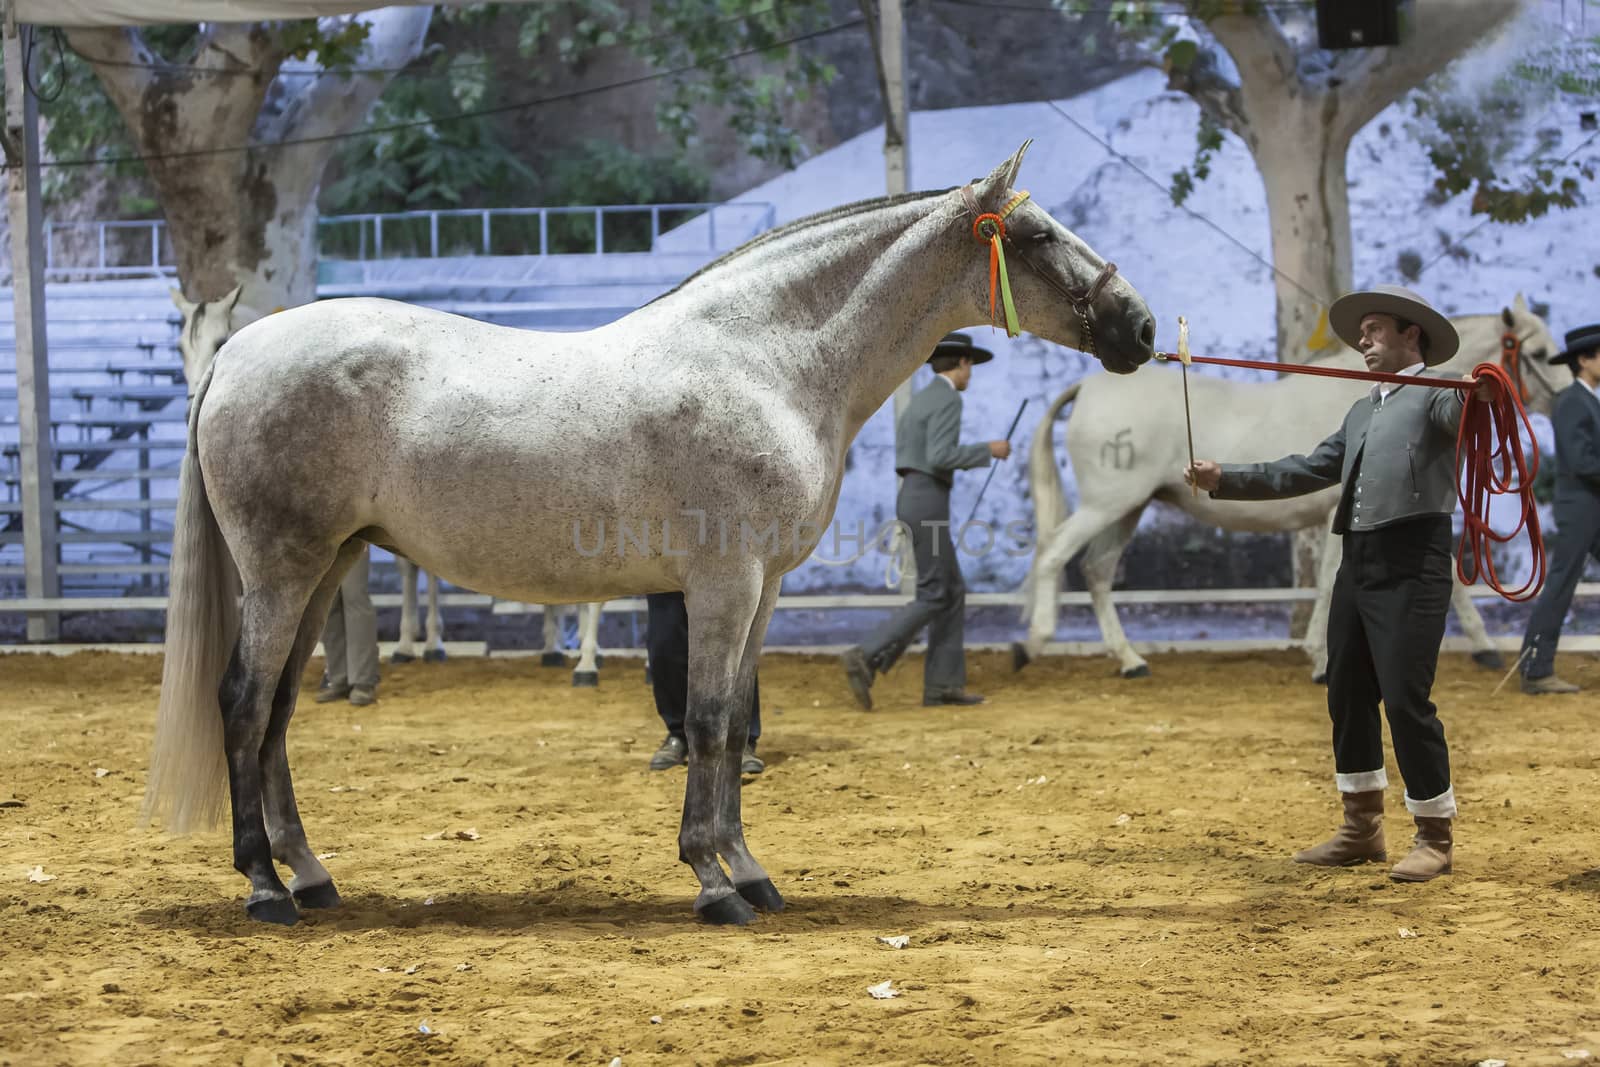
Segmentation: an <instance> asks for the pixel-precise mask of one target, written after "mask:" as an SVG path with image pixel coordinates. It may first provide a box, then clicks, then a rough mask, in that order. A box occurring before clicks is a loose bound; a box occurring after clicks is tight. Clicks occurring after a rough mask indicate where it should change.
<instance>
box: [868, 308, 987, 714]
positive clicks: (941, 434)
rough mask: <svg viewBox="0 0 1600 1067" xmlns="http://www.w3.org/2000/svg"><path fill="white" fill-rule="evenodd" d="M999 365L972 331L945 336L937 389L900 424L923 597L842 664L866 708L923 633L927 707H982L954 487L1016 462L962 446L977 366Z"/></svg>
mask: <svg viewBox="0 0 1600 1067" xmlns="http://www.w3.org/2000/svg"><path fill="white" fill-rule="evenodd" d="M993 358H994V354H993V353H991V352H989V351H987V350H986V349H982V348H979V347H978V346H976V345H974V344H973V343H972V338H970V337H968V336H967V335H966V334H962V333H950V334H946V335H945V336H944V339H943V340H941V341H940V342H939V343H938V345H937V346H935V347H934V350H933V354H932V355H931V356H929V357H928V365H929V366H930V367H931V368H932V369H933V381H932V383H930V384H929V385H928V386H927V388H925V389H923V390H921V391H920V392H918V393H917V394H916V395H915V396H913V397H912V398H911V403H909V404H907V405H906V409H905V411H904V412H903V413H902V414H901V415H900V421H899V422H898V423H897V424H896V427H895V451H894V463H895V471H896V473H898V474H900V475H901V477H902V479H903V481H902V482H901V484H900V496H899V498H898V499H897V500H896V502H895V515H896V516H897V517H898V518H899V520H900V521H901V522H902V523H904V524H905V525H906V526H907V527H908V528H909V530H910V533H911V549H912V553H913V555H914V556H915V557H916V561H917V598H916V599H915V600H913V601H912V602H911V603H909V604H907V605H906V606H905V607H903V608H901V609H900V610H899V611H897V612H895V614H894V616H893V617H892V618H890V619H889V620H888V621H887V622H885V623H884V624H883V625H882V626H880V627H878V629H877V630H876V631H875V632H874V633H873V634H872V636H871V637H869V638H868V639H867V640H866V641H864V642H862V643H861V644H860V645H857V646H856V647H854V648H852V649H850V650H849V651H847V652H846V653H845V654H844V655H843V657H841V659H842V665H843V667H844V672H845V680H846V681H847V682H848V683H849V685H850V690H851V692H852V693H854V694H855V698H856V701H857V702H858V703H859V704H860V705H861V707H862V708H864V709H866V710H868V711H870V710H872V680H873V675H875V674H883V673H886V672H887V671H888V670H889V668H890V667H892V666H894V664H895V662H896V661H897V660H898V659H899V658H900V657H901V656H902V655H903V654H904V653H905V650H906V647H907V646H908V645H910V644H911V642H912V640H913V639H914V638H915V637H916V636H917V634H919V633H921V632H922V628H923V627H924V626H926V627H927V628H928V654H927V659H926V660H925V662H924V663H923V670H922V703H923V704H924V705H925V706H929V707H935V706H939V705H945V704H958V705H966V704H981V703H983V697H981V696H979V695H978V694H976V693H969V692H968V691H967V687H966V686H967V659H966V655H967V654H966V648H965V629H966V612H967V587H966V583H965V582H963V581H962V578H961V565H960V562H959V561H958V560H957V559H956V550H955V543H954V541H953V540H952V538H951V536H950V487H951V484H952V483H953V481H954V478H955V472H956V471H958V470H970V469H972V468H973V467H987V466H988V465H989V462H990V460H992V459H1005V458H1006V457H1007V456H1009V455H1011V445H1010V444H1009V443H1008V442H1005V441H986V442H984V443H982V444H972V445H964V444H962V443H961V394H962V393H963V392H965V391H966V388H967V386H968V385H969V384H970V383H971V381H972V368H973V367H974V366H976V365H978V364H980V363H987V362H989V361H990V360H991V359H993Z"/></svg>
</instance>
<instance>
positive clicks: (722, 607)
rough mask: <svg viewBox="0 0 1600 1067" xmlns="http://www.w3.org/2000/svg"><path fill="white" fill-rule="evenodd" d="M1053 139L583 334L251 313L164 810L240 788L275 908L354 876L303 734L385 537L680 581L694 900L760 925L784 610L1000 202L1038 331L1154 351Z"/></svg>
mask: <svg viewBox="0 0 1600 1067" xmlns="http://www.w3.org/2000/svg"><path fill="white" fill-rule="evenodd" d="M1026 147H1027V146H1026V144H1025V145H1023V149H1026ZM1023 149H1019V150H1018V152H1017V153H1016V154H1015V155H1014V156H1012V157H1011V158H1010V159H1009V160H1006V161H1005V162H1004V163H1002V164H1000V166H998V167H997V168H995V170H994V171H993V172H992V173H991V174H990V175H989V176H988V177H986V178H984V179H981V180H979V181H976V182H974V183H972V184H970V185H966V186H960V187H958V188H955V189H951V190H947V191H944V192H924V193H912V194H906V195H902V196H895V197H887V198H880V199H877V200H869V201H864V202H861V203H858V204H852V205H849V206H846V207H841V208H836V209H834V210H832V211H827V212H823V213H821V214H818V215H813V216H810V217H808V218H805V219H801V220H799V221H797V222H794V223H790V224H788V225H785V226H782V227H779V228H777V229H775V230H771V231H769V232H767V233H765V234H763V235H761V236H760V237H757V238H755V239H754V240H752V241H749V242H747V243H746V244H744V245H743V246H741V247H740V248H739V249H737V250H735V251H734V252H732V253H730V254H728V255H726V256H724V257H722V258H721V259H719V260H716V261H715V262H713V263H712V264H710V265H709V266H707V267H706V268H704V269H702V270H701V271H699V272H697V273H696V274H694V275H692V276H690V278H689V279H688V280H687V281H685V282H684V283H683V284H682V285H680V286H678V287H677V288H675V289H673V290H672V291H671V292H669V293H666V294H664V295H663V296H661V297H659V298H657V299H656V300H654V301H652V302H651V303H649V304H647V305H645V306H644V307H642V308H640V309H638V310H637V311H634V312H632V313H631V314H629V315H626V316H624V317H622V318H621V319H618V320H616V321H614V322H612V323H610V324H608V325H605V326H601V327H599V328H597V329H593V330H588V331H585V332H581V333H537V332H532V331H528V330H517V329H510V328H507V327H502V326H494V325H490V324H487V323H483V322H478V321H476V320H473V319H467V318H463V317H460V316H456V315H448V314H445V313H443V312H438V311H433V310H429V309H425V308H420V307H414V306H411V305H407V304H402V303H397V302H394V301H388V300H373V299H346V300H327V301H321V302H318V303H314V304H308V305H305V306H303V307H297V308H292V309H290V310H288V311H284V312H280V313H278V314H276V315H269V316H267V317H265V318H263V319H261V320H260V321H258V322H256V323H254V324H252V325H250V326H248V327H246V328H245V329H243V330H240V331H239V332H238V333H236V334H235V335H234V336H233V337H232V338H231V339H230V340H229V341H228V343H227V344H226V345H224V346H223V348H222V351H220V352H219V353H217V357H216V359H215V360H213V361H212V364H211V369H210V371H209V372H208V373H207V374H206V376H205V377H204V378H203V379H202V380H201V382H200V385H199V388H198V389H197V391H196V393H195V400H194V403H193V405H192V406H191V415H190V420H189V442H190V447H189V449H188V451H187V453H186V454H185V457H184V462H183V471H182V476H181V486H180V490H179V503H178V512H177V524H176V527H175V529H174V533H173V541H174V546H175V551H174V554H173V568H172V571H173V578H172V598H171V607H170V610H169V611H168V613H167V635H166V636H167V641H166V648H167V655H166V660H165V665H164V670H163V675H162V686H161V701H160V710H159V712H158V715H157V724H156V737H155V743H154V748H153V751H152V756H151V763H150V774H149V785H148V791H147V793H146V804H145V809H144V812H145V818H146V819H148V818H150V817H152V816H162V815H165V816H166V818H167V825H168V826H170V827H172V828H174V829H178V830H183V829H186V828H189V827H191V826H193V825H196V824H203V823H206V822H214V821H215V820H216V818H218V817H219V816H220V815H221V813H222V811H223V809H224V806H225V805H226V804H228V803H229V802H231V807H232V813H233V852H234V867H235V868H236V869H237V870H238V871H240V872H241V873H242V874H244V875H245V876H246V877H247V878H249V880H250V883H251V893H250V896H249V897H248V898H247V900H246V902H245V907H246V910H247V911H248V913H249V914H250V915H251V916H253V917H254V918H256V919H260V920H266V921H271V922H280V923H293V922H295V921H296V920H297V918H298V911H297V904H298V905H300V906H304V907H331V906H334V905H336V904H337V903H338V902H339V895H338V892H337V891H336V890H335V889H334V886H333V880H332V878H331V877H330V875H329V874H328V871H327V869H326V868H325V867H323V865H322V862H321V861H320V860H318V859H317V857H316V853H315V852H314V851H313V850H312V848H311V847H310V845H309V844H308V843H307V841H306V835H305V830H304V828H303V827H302V825H301V822H300V815H299V811H298V809H297V808H296V805H295V799H294V788H293V785H292V784H291V781H290V776H289V759H288V748H287V742H286V736H287V733H288V728H289V721H290V717H291V715H292V714H293V713H294V707H295V699H296V696H297V692H298V687H299V682H300V675H301V672H302V671H303V670H304V666H305V662H306V660H307V658H309V656H310V654H311V651H312V649H313V648H314V647H315V645H316V642H317V636H318V634H319V633H320V632H321V630H322V625H323V621H324V619H325V618H326V616H327V614H328V608H329V604H330V603H331V601H332V597H333V594H334V591H335V590H336V589H337V588H338V584H339V581H340V579H341V578H342V577H343V576H344V573H345V571H346V570H347V569H348V568H349V566H350V564H351V561H352V560H354V559H355V558H356V557H357V556H359V554H360V553H361V551H362V549H363V546H364V544H365V543H372V544H377V545H382V546H383V547H385V548H387V549H389V550H391V551H394V552H396V553H397V554H400V555H405V556H407V557H409V558H410V559H412V560H414V561H415V562H416V563H417V565H418V566H420V567H422V568H424V569H426V570H428V571H429V572H431V573H434V574H438V575H440V576H441V577H444V578H446V579H448V580H449V581H450V582H451V583H452V584H455V585H461V586H465V587H467V588H469V589H478V590H482V591H484V592H488V593H491V594H493V595H496V596H502V597H506V598H509V599H516V600H521V601H523V602H525V603H552V602H554V603H576V602H581V601H595V600H602V599H607V598H612V597H619V596H635V595H639V594H642V593H644V594H647V593H651V592H674V591H681V592H682V593H683V594H684V598H685V604H686V607H687V610H688V617H689V684H688V688H689V713H688V722H687V723H686V731H685V733H686V735H687V740H688V755H689V759H688V763H689V774H688V781H687V786H686V789H685V794H684V805H683V815H682V821H681V825H680V829H679V833H678V853H679V857H680V859H681V860H682V861H683V862H684V863H687V864H688V865H689V867H690V868H691V869H692V870H693V871H694V875H695V877H696V879H697V880H698V881H699V883H700V887H701V888H700V893H699V896H698V897H697V898H696V900H695V909H696V911H697V912H698V913H699V915H700V916H701V917H702V918H703V919H705V920H706V921H708V922H713V923H730V922H731V923H744V922H748V921H750V920H751V919H752V918H754V916H755V913H756V910H757V909H762V910H776V909H778V908H781V907H782V906H783V898H782V896H781V895H780V894H779V893H778V891H777V889H776V887H775V886H773V884H772V882H771V880H770V879H769V878H768V877H767V873H766V871H765V870H764V869H763V868H762V866H761V865H760V864H759V863H758V862H757V861H756V859H755V857H754V856H753V855H751V852H750V849H749V847H748V846H747V845H746V843H745V836H744V829H743V823H742V820H741V817H740V810H741V805H740V785H741V783H740V777H739V765H740V761H741V757H742V755H743V751H744V744H745V739H746V736H747V732H748V729H749V710H750V702H751V694H752V691H753V684H754V679H755V669H756V662H757V659H758V658H759V656H760V653H761V646H762V642H763V639H764V637H765V634H766V629H767V623H768V621H769V620H770V618H771V616H772V611H773V608H774V606H775V604H776V602H777V599H778V591H779V588H780V586H781V585H782V582H783V576H784V575H785V574H786V573H788V572H789V571H791V570H793V569H794V568H795V567H797V566H799V565H800V564H801V563H803V562H804V561H805V560H806V559H807V558H808V557H809V556H810V555H811V552H812V550H813V549H814V548H815V546H816V544H817V543H818V542H819V541H820V540H821V537H822V532H823V530H824V529H826V527H827V525H828V523H829V522H830V521H831V519H832V517H833V513H834V508H835V506H836V505H837V503H838V498H839V486H840V482H841V480H842V478H843V475H844V469H845V456H846V453H847V452H848V450H849V447H850V443H851V442H852V441H853V440H854V439H855V437H856V435H857V433H858V432H859V431H860V429H861V427H862V426H863V425H864V424H865V423H866V421H867V419H868V418H870V417H871V416H872V414H873V413H874V412H876V411H877V410H878V409H879V408H881V407H882V406H883V404H884V402H885V401H887V400H888V399H889V397H890V395H891V394H892V393H893V392H894V390H895V387H896V386H898V385H899V384H900V383H901V382H903V381H905V380H906V379H907V378H909V377H910V376H911V375H912V374H913V373H914V372H915V371H916V369H917V368H918V367H920V366H922V364H923V363H924V362H925V361H926V360H927V358H928V353H929V352H931V351H933V348H934V345H935V344H936V343H937V342H938V340H939V338H940V337H943V336H944V335H945V334H946V333H949V332H950V331H952V330H958V329H962V328H964V327H972V326H976V325H979V324H982V323H986V322H989V321H990V319H991V314H992V312H991V305H990V301H989V258H990V247H989V246H988V245H987V244H986V243H984V242H983V241H981V240H979V239H976V238H975V228H976V229H977V230H978V231H979V232H982V230H983V228H984V227H986V226H988V225H991V224H993V223H994V222H996V221H998V219H999V217H1000V216H1001V215H1005V216H1006V218H1005V219H1004V232H1003V233H1001V232H996V235H995V239H996V241H1002V240H1003V243H1004V247H1005V256H1006V259H1007V261H1008V263H1009V267H1010V286H1011V291H1012V293H1013V295H1014V304H1015V307H1016V308H1017V312H1018V315H1019V316H1020V318H1021V321H1022V323H1023V324H1025V325H1026V327H1027V328H1028V329H1029V330H1030V331H1031V332H1032V333H1034V334H1036V335H1038V336H1040V337H1042V338H1044V339H1045V340H1049V341H1053V342H1055V343H1058V344H1062V345H1070V346H1073V347H1076V348H1080V349H1083V350H1084V351H1087V352H1089V353H1091V354H1093V355H1095V356H1097V357H1098V358H1099V359H1100V361H1101V363H1102V364H1103V365H1104V366H1105V367H1106V368H1107V369H1108V370H1112V371H1116V372H1120V373H1129V372H1132V371H1133V370H1135V369H1136V368H1138V367H1139V366H1140V365H1142V364H1143V363H1145V362H1146V361H1148V360H1149V359H1150V358H1151V357H1152V356H1153V355H1154V342H1155V320H1154V318H1153V316H1152V315H1151V313H1150V309H1149V308H1148V307H1147V306H1146V305H1145V302H1144V300H1143V298H1142V297H1140V296H1139V294H1138V293H1137V292H1136V291H1135V290H1134V288H1133V286H1132V285H1130V284H1129V283H1128V282H1127V281H1125V280H1123V279H1122V278H1121V277H1120V276H1118V275H1117V273H1116V268H1115V266H1114V265H1113V264H1110V263H1107V262H1105V261H1104V260H1102V259H1101V258H1100V256H1099V255H1097V254H1096V253H1095V252H1094V251H1093V250H1092V249H1090V248H1089V247H1088V246H1087V245H1086V244H1084V242H1083V241H1082V240H1080V239H1079V238H1078V237H1077V236H1076V235H1074V234H1073V233H1072V232H1071V231H1069V230H1067V229H1066V227H1064V226H1062V225H1061V224H1060V223H1059V222H1057V221H1056V220H1055V219H1053V218H1051V217H1050V215H1049V214H1048V213H1046V212H1045V211H1044V209H1043V208H1041V207H1039V206H1038V205H1037V204H1035V203H1033V202H1032V201H1031V200H1027V199H1025V198H1021V197H1020V196H1019V195H1018V194H1017V193H1016V191H1015V190H1014V189H1013V182H1014V179H1015V177H1016V173H1017V170H1018V168H1019V167H1020V165H1021V162H1022V155H1023ZM991 216H992V218H991ZM613 538H614V540H613ZM613 545H615V551H613V550H612V546H613ZM652 546H654V548H652ZM241 588H242V594H243V601H242V603H241V602H240V601H239V600H238V599H237V597H236V594H237V593H238V592H240V590H241ZM719 856H720V860H719ZM275 859H276V860H277V861H280V862H282V863H285V864H287V865H288V866H289V867H290V868H292V869H293V871H294V879H293V881H292V882H291V887H292V888H286V887H285V886H284V884H283V882H282V881H280V880H279V877H278V873H277V870H276V869H275V868H274V866H273V861H274V860H275ZM721 861H726V863H727V865H728V869H727V870H726V871H725V870H724V869H723V867H722V862H721Z"/></svg>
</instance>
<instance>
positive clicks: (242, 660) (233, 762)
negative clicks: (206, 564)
mask: <svg viewBox="0 0 1600 1067" xmlns="http://www.w3.org/2000/svg"><path fill="white" fill-rule="evenodd" d="M322 573H323V572H322V569H321V568H319V569H318V571H317V572H316V573H314V574H310V575H273V576H272V580H270V581H260V580H255V581H252V582H250V583H249V585H250V587H251V588H250V589H249V591H248V592H246V593H245V596H244V602H243V604H242V605H241V612H240V614H241V624H240V628H239V640H238V642H237V643H236V644H235V645H234V646H233V657H232V658H231V659H230V660H229V662H228V669H227V671H226V672H225V673H224V674H223V676H222V682H221V684H220V685H219V686H218V690H217V696H218V700H219V702H220V704H221V707H222V737H223V743H224V746H225V747H226V749H227V758H228V788H229V793H230V796H231V799H232V801H233V865H234V868H235V869H236V870H238V871H239V873H240V874H242V875H244V876H245V877H246V878H248V879H250V887H251V893H250V896H249V898H248V899H247V900H246V901H245V910H246V911H248V912H249V913H250V916H251V918H254V919H260V920H263V921H265V922H276V923H283V924H285V925H290V924H293V923H294V922H295V921H296V919H297V918H298V915H297V913H296V911H295V906H294V900H293V898H292V897H291V896H290V894H289V890H288V889H286V888H285V887H284V885H283V883H282V882H281V881H279V880H278V873H277V871H276V870H275V869H274V868H273V866H272V850H271V846H270V842H269V839H268V837H267V828H266V823H265V820H264V813H263V793H262V786H263V781H262V777H263V776H262V770H261V768H262V765H263V762H264V760H265V755H266V754H265V745H266V740H267V734H268V732H269V728H270V726H271V724H272V711H273V704H274V702H275V699H276V697H277V693H278V688H279V682H280V681H281V679H282V677H283V669H284V666H285V664H286V663H287V662H288V660H289V657H290V653H291V652H292V650H293V648H294V645H295V642H296V639H297V635H298V633H299V631H300V627H301V622H302V617H303V616H304V614H305V610H306V604H307V602H308V601H309V600H310V599H311V596H312V593H313V592H314V590H315V589H316V587H317V585H318V584H319V583H320V581H321V578H322ZM323 610H324V612H326V610H327V609H326V608H324V609H323Z"/></svg>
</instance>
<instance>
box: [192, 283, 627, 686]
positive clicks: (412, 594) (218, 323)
mask: <svg viewBox="0 0 1600 1067" xmlns="http://www.w3.org/2000/svg"><path fill="white" fill-rule="evenodd" d="M242 289H243V286H234V288H233V290H232V291H231V292H229V293H228V295H226V296H224V297H223V298H222V299H221V300H209V301H207V300H201V301H191V300H189V299H187V298H186V297H185V296H184V295H183V293H182V292H181V291H180V290H178V289H168V290H167V292H168V293H169V294H170V295H171V297H172V303H173V304H174V305H175V306H176V307H177V309H178V310H179V311H180V312H181V313H182V314H183V327H182V329H181V330H180V332H179V334H178V351H179V353H180V354H181V355H182V357H183V377H184V380H185V381H186V382H187V383H188V387H189V399H190V400H191V401H192V400H193V399H194V390H195V385H196V384H197V383H198V382H199V381H200V378H201V376H202V375H204V374H205V372H206V368H207V367H209V366H211V361H212V359H214V358H215V357H216V354H217V350H218V349H220V348H221V347H222V345H223V343H224V342H226V341H227V340H228V338H229V337H230V336H231V335H232V333H233V329H234V326H235V323H234V322H233V319H234V310H235V307H236V305H237V304H238V302H239V293H240V292H241V290H242ZM238 325H240V326H242V325H244V324H243V323H239V324H238ZM395 564H396V566H397V567H398V568H399V571H400V640H399V641H398V642H397V643H396V645H395V649H394V652H393V653H392V654H391V655H390V657H389V660H390V662H391V663H410V662H412V661H414V660H415V659H416V658H417V650H416V646H415V645H414V644H413V642H414V641H421V642H422V659H423V661H424V662H428V663H433V662H437V661H439V660H443V659H444V658H445V653H444V626H443V622H442V619H441V617H440V614H439V581H438V579H437V578H434V577H433V576H431V575H430V576H429V578H428V616H427V630H426V632H423V631H422V630H421V629H420V628H419V626H418V620H417V583H418V577H417V576H418V574H419V572H418V570H417V565H416V564H415V563H412V562H411V561H410V560H409V559H406V558H405V557H404V556H396V557H395ZM563 607H564V605H549V604H547V605H545V606H544V650H543V654H542V655H541V656H540V663H542V664H543V665H544V666H546V667H561V666H565V665H566V662H567V658H566V654H565V653H563V652H562V651H561V616H562V614H564V612H563V610H562V608H563ZM601 607H602V605H600V604H584V605H579V606H577V608H576V609H575V610H576V611H577V612H578V618H579V624H578V625H579V628H580V635H581V640H580V645H579V651H578V665H577V667H576V668H575V669H574V670H573V672H572V684H573V685H575V686H589V687H592V686H597V685H599V684H600V666H601V664H602V663H603V662H604V659H603V657H601V656H600V654H599V649H600V611H601Z"/></svg>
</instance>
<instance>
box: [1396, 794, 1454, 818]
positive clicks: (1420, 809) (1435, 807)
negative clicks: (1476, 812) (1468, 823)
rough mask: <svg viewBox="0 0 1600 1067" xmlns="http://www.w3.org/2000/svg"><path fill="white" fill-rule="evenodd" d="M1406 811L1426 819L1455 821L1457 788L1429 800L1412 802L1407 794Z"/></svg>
mask: <svg viewBox="0 0 1600 1067" xmlns="http://www.w3.org/2000/svg"><path fill="white" fill-rule="evenodd" d="M1406 810H1407V811H1409V812H1410V813H1411V814H1413V815H1420V816H1422V817H1423V818H1424V819H1453V818H1455V817H1456V787H1455V786H1451V787H1450V788H1449V789H1446V790H1445V791H1444V792H1443V793H1440V794H1439V795H1438V796H1436V797H1430V798H1429V799H1427V800H1412V799H1411V794H1410V793H1407V794H1406Z"/></svg>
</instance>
